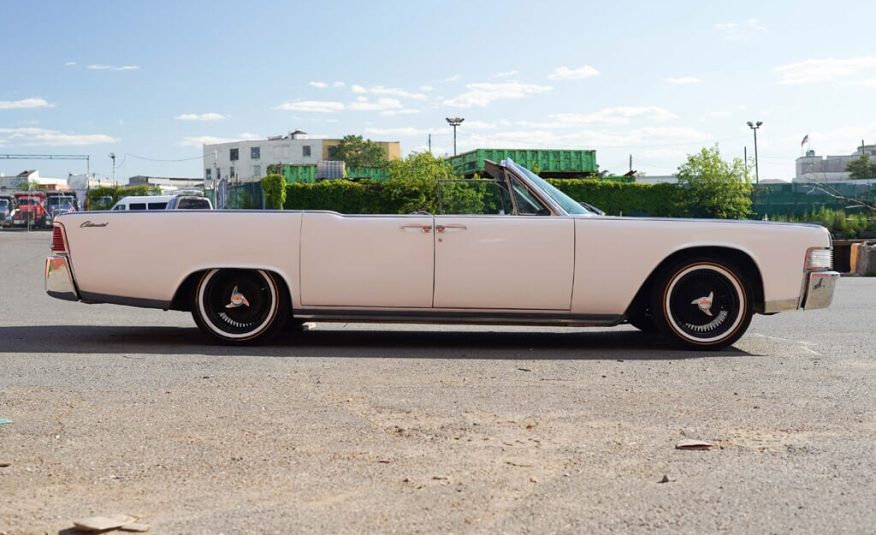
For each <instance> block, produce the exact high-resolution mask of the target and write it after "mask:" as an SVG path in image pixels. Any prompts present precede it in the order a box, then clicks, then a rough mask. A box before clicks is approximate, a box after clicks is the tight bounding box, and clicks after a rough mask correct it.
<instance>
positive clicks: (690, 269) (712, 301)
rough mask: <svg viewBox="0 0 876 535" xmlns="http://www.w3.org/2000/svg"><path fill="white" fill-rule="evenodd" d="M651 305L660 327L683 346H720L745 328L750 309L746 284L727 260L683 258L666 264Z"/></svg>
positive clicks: (741, 274) (741, 275)
mask: <svg viewBox="0 0 876 535" xmlns="http://www.w3.org/2000/svg"><path fill="white" fill-rule="evenodd" d="M658 280H660V281H661V282H660V283H659V284H658V285H657V286H656V287H655V288H654V291H653V293H652V298H651V311H652V315H653V318H654V322H655V324H656V325H657V327H658V328H659V329H660V331H661V332H662V333H663V334H664V335H666V336H667V337H668V338H669V339H670V340H671V341H673V342H675V343H677V344H680V345H682V346H684V347H686V348H689V349H721V348H724V347H727V346H729V345H731V344H733V343H734V342H736V341H737V340H739V338H740V337H741V336H742V335H743V334H745V331H746V330H747V329H748V326H749V324H750V323H751V317H752V314H753V305H752V295H751V288H750V285H749V284H748V281H747V280H746V278H745V276H744V274H743V273H742V272H741V271H740V270H739V269H738V268H736V267H735V266H733V265H732V264H730V263H727V262H723V261H720V260H714V259H709V258H698V259H688V260H682V261H679V262H675V263H673V264H672V265H670V266H667V267H666V269H664V270H663V271H662V272H661V276H660V277H658Z"/></svg>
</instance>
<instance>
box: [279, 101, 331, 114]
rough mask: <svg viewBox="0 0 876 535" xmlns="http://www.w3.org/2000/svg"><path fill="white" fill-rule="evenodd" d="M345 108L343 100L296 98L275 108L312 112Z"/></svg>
mask: <svg viewBox="0 0 876 535" xmlns="http://www.w3.org/2000/svg"><path fill="white" fill-rule="evenodd" d="M344 108H345V106H344V103H343V102H335V101H333V100H298V101H290V102H284V103H282V104H280V105H279V106H277V107H276V108H274V109H276V110H283V111H303V112H313V113H334V112H336V111H341V110H343V109H344Z"/></svg>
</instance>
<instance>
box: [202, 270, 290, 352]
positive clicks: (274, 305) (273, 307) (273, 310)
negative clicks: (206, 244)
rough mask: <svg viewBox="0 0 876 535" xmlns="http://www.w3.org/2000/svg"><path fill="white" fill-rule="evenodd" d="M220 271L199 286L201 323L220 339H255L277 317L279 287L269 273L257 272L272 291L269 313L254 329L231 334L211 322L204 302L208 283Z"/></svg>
mask: <svg viewBox="0 0 876 535" xmlns="http://www.w3.org/2000/svg"><path fill="white" fill-rule="evenodd" d="M220 271H222V270H220V269H212V270H210V271H209V272H207V274H206V275H204V277H203V278H202V279H201V282H200V283H199V284H198V297H197V298H198V313H199V315H200V316H201V321H203V323H204V326H206V327H207V328H208V329H210V331H211V332H213V333H214V334H215V335H216V336H218V337H220V338H225V339H228V340H239V341H243V340H249V339H251V338H255V337H257V336H259V335H260V334H262V333H264V332H265V331H266V330H267V329H268V328H269V327H270V326H271V324H272V323H273V321H274V320H275V319H276V317H277V310H278V307H279V292H278V290H277V285H276V283H275V282H274V279H273V277H271V276H270V275H268V273H267V272H265V271H262V270H257V271H256V273H258V274H259V275H261V277H262V278H263V279H264V280H265V282H267V285H268V289H269V290H270V297H271V304H270V307H269V309H268V313H267V315H266V316H265V319H264V320H263V321H262V322H261V323H259V324H258V325H257V326H255V327H254V328H253V329H251V330H249V331H247V332H244V333H230V332H228V331H226V330H224V329H223V328H222V327H221V326H219V325H216V324H215V323H214V322H213V321H211V318H210V313H209V312H208V311H207V309H206V307H205V305H204V302H205V297H206V295H205V294H206V290H207V286H208V285H209V284H208V283H209V282H210V280H211V279H212V278H213V277H215V276H216V274H217V273H219V272H220Z"/></svg>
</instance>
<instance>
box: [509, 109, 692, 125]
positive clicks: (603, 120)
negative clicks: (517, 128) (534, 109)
mask: <svg viewBox="0 0 876 535" xmlns="http://www.w3.org/2000/svg"><path fill="white" fill-rule="evenodd" d="M548 117H549V118H550V119H551V121H549V122H541V123H530V122H526V121H524V122H522V123H521V124H523V125H525V126H531V127H535V128H574V127H580V126H585V125H591V124H609V125H625V124H630V122H631V120H632V119H638V120H639V121H669V120H672V119H677V118H678V116H677V115H675V114H674V113H672V112H671V111H669V110H666V109H664V108H661V107H659V106H616V107H613V108H603V109H601V110H599V111H596V112H593V113H554V114H551V115H549V116H548Z"/></svg>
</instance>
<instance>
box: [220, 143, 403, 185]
mask: <svg viewBox="0 0 876 535" xmlns="http://www.w3.org/2000/svg"><path fill="white" fill-rule="evenodd" d="M340 141H341V140H340V139H310V138H309V137H307V133H306V132H302V131H300V130H296V131H294V132H290V133H289V135H286V136H274V137H269V138H268V139H256V140H241V141H231V142H228V143H214V144H211V145H204V179H205V180H206V181H207V182H208V183H210V182H211V181H212V180H214V179H215V180H221V179H223V178H234V179H238V180H240V181H241V182H247V181H252V180H259V179H261V178H263V177H264V176H265V175H266V174H267V173H268V166H269V165H273V164H298V165H301V164H313V165H316V164H317V163H319V162H320V161H322V160H332V159H333V148H334V147H336V146H337V145H338V143H340ZM376 143H377V144H378V145H380V146H382V147H383V148H384V150H386V158H387V159H388V160H395V159H398V158H400V157H401V146H400V144H399V142H398V141H377V142H376Z"/></svg>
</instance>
